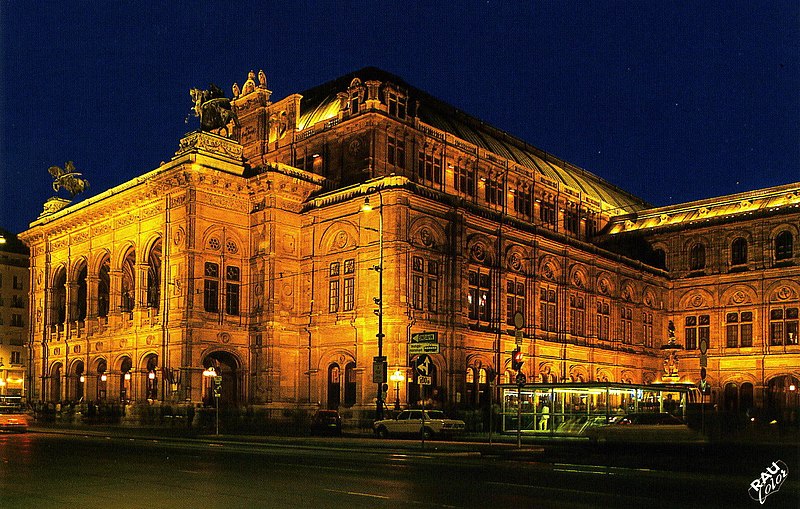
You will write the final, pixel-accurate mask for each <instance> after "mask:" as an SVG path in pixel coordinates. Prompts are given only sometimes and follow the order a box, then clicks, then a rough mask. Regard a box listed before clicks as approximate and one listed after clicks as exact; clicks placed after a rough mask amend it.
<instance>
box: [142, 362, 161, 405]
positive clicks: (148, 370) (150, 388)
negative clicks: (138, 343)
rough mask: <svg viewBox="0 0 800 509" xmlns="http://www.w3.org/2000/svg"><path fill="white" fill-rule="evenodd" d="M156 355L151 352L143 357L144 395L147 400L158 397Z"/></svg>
mask: <svg viewBox="0 0 800 509" xmlns="http://www.w3.org/2000/svg"><path fill="white" fill-rule="evenodd" d="M157 369H158V355H156V354H154V353H151V354H150V355H148V356H147V357H145V359H144V371H145V373H144V375H145V376H144V395H145V398H146V399H147V400H149V401H154V400H156V399H158V373H157Z"/></svg>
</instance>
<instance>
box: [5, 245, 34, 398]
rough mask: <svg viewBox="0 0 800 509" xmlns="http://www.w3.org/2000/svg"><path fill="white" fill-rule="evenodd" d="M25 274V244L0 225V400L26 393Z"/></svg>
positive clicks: (26, 252)
mask: <svg viewBox="0 0 800 509" xmlns="http://www.w3.org/2000/svg"><path fill="white" fill-rule="evenodd" d="M28 277H29V276H28V248H27V247H26V246H25V244H23V243H22V242H20V241H19V239H17V236H16V235H14V234H12V233H11V232H8V231H5V230H2V229H0V402H19V401H21V400H22V399H23V398H25V395H26V391H25V389H26V383H27V380H26V372H27V359H28V354H27V347H26V345H28V331H29V329H28V324H29V323H30V316H29V309H28V294H29V292H28V288H29V282H28Z"/></svg>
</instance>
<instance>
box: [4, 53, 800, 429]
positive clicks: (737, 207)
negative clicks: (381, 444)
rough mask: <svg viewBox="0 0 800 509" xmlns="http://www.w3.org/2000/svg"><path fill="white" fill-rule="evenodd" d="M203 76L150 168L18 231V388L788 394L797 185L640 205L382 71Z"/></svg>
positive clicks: (793, 365)
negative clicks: (575, 388)
mask: <svg viewBox="0 0 800 509" xmlns="http://www.w3.org/2000/svg"><path fill="white" fill-rule="evenodd" d="M196 92H197V93H196V94H195V101H196V110H197V113H198V116H200V119H201V126H202V127H201V129H199V130H197V131H194V132H192V133H189V134H187V135H186V136H185V137H184V138H183V139H181V140H175V147H176V152H175V154H174V155H173V156H170V155H169V154H165V155H163V156H161V157H165V158H169V160H168V161H166V162H164V163H162V164H161V165H160V166H159V167H158V168H155V169H148V168H142V173H141V175H140V176H139V177H137V178H135V179H133V180H130V181H128V182H125V183H123V184H121V185H118V186H116V187H114V188H112V189H108V190H105V191H103V192H100V193H99V194H96V195H94V196H92V197H90V198H88V199H85V200H83V201H81V200H77V199H75V200H73V201H72V202H70V201H68V200H64V199H55V200H50V201H48V202H47V204H46V205H45V210H44V211H43V212H42V214H41V215H40V216H39V218H37V219H36V220H35V221H34V222H32V223H31V225H30V228H29V229H28V230H27V231H25V232H23V233H22V234H21V235H20V239H22V240H23V241H24V242H25V244H26V245H28V246H29V248H30V284H31V305H30V318H29V322H30V324H31V327H30V329H31V332H30V338H29V339H30V341H29V345H28V349H29V351H28V352H27V355H28V358H29V362H30V373H28V375H27V376H28V380H26V384H25V385H26V388H27V389H28V391H29V397H30V399H31V400H33V401H38V402H44V403H46V402H73V403H76V402H81V403H83V404H85V403H88V402H92V403H97V404H100V403H102V402H117V403H118V404H121V405H124V406H126V407H127V408H129V410H130V411H133V409H134V408H136V407H137V406H145V405H148V406H150V407H153V406H156V407H164V406H170V407H171V408H173V409H177V408H179V407H181V408H182V407H184V406H187V405H188V406H197V405H200V404H209V403H210V404H214V398H215V395H216V400H217V401H216V402H217V403H218V404H219V405H220V406H222V407H224V408H226V409H230V408H238V409H242V410H241V411H242V412H245V410H244V409H248V410H247V411H250V412H253V411H260V412H265V415H268V416H272V417H274V418H276V419H278V418H285V417H286V416H287V415H293V414H294V413H296V412H309V413H310V412H312V411H313V410H316V409H317V408H320V407H322V408H332V409H338V410H339V412H340V413H341V414H342V416H343V417H344V418H345V419H352V420H363V421H366V420H369V421H370V422H371V419H372V418H373V417H374V416H375V413H376V411H377V408H381V405H382V404H383V405H385V406H388V407H389V408H393V407H402V408H406V407H408V406H414V405H416V404H418V403H419V402H422V401H425V402H426V403H427V404H429V405H433V406H438V407H440V408H444V409H447V410H451V411H453V412H463V413H465V414H466V413H469V412H474V413H476V414H480V412H481V411H482V410H483V409H485V408H487V407H488V406H489V405H491V404H492V402H493V401H494V402H497V400H498V398H500V397H501V396H500V388H501V386H507V385H509V384H517V383H520V382H521V381H522V380H520V378H519V376H518V375H519V374H520V373H521V374H522V375H524V376H523V378H524V383H525V384H537V383H538V384H567V383H573V384H574V383H579V384H580V383H583V384H587V385H591V384H592V383H617V384H631V385H655V384H659V383H673V384H685V385H687V386H690V387H698V386H699V384H701V382H702V383H703V384H704V385H705V386H707V390H705V391H703V392H705V394H706V397H707V398H708V399H706V401H707V402H709V403H713V404H715V405H717V408H718V409H719V410H720V411H725V412H731V413H741V414H743V413H744V412H746V411H749V410H750V409H770V410H771V411H774V412H778V413H782V414H784V415H786V414H787V413H788V412H793V411H796V410H797V407H798V397H797V385H798V378H800V346H798V333H799V332H800V331H798V323H799V318H798V309H799V308H800V245H798V237H799V236H800V182H796V183H789V184H786V185H781V186H777V187H772V188H767V189H758V190H754V191H751V192H745V193H740V194H735V195H730V196H721V197H711V198H708V199H704V200H700V201H695V202H690V203H681V204H678V205H670V206H664V207H655V208H654V207H652V206H651V205H649V204H648V203H646V202H644V201H643V200H642V199H640V198H637V197H636V196H633V195H631V194H630V193H628V192H626V191H625V190H624V189H622V188H620V187H617V186H615V185H613V184H611V183H609V182H608V181H606V180H604V179H603V178H601V177H600V176H597V175H594V174H592V173H590V172H589V171H587V170H584V169H582V168H579V167H576V166H574V165H572V164H570V163H569V162H567V161H565V160H563V159H560V158H559V157H557V156H554V155H552V154H549V153H547V152H545V151H544V150H541V149H538V148H536V147H534V146H532V145H530V144H529V143H528V142H527V141H525V140H521V139H519V138H516V137H514V136H512V135H510V134H508V133H506V132H504V131H502V130H501V129H500V128H497V127H493V126H490V125H488V124H486V123H484V122H482V121H480V120H479V119H476V118H474V117H472V116H470V115H468V114H466V113H464V112H462V111H459V110H457V109H456V108H455V107H453V106H450V105H448V104H446V103H444V102H442V101H440V100H438V99H436V98H435V97H432V96H430V95H429V94H427V93H425V92H424V91H422V90H419V89H417V88H415V87H413V86H412V85H410V84H408V83H406V82H405V81H404V80H403V79H401V78H399V77H397V76H394V75H392V74H389V73H387V72H384V71H381V70H379V69H376V68H365V69H362V70H359V71H356V72H354V73H352V74H349V75H347V76H343V77H340V78H337V79H334V80H333V81H330V82H328V83H325V84H323V85H320V86H317V87H315V88H312V89H310V90H306V91H304V92H300V93H294V94H290V95H286V96H285V97H282V98H273V97H272V93H271V91H270V90H268V88H267V82H266V76H265V75H264V73H263V72H260V73H258V76H256V74H255V73H253V72H251V73H250V74H249V76H248V77H247V79H246V81H244V82H243V84H242V85H241V86H240V85H238V84H237V85H234V86H233V93H232V94H231V93H230V92H227V93H226V95H232V96H233V97H232V98H231V99H227V98H225V97H224V96H221V95H220V93H219V92H221V91H220V90H219V89H217V90H211V91H196ZM531 141H535V140H531ZM156 157H158V156H156ZM170 157H171V158H170ZM792 170H793V171H794V170H796V169H792ZM642 171H647V169H646V168H643V169H642ZM787 173H788V172H787ZM89 175H90V173H89ZM665 345H666V348H665ZM517 348H519V350H520V352H521V360H522V362H523V364H522V367H521V368H520V370H514V369H512V368H513V366H512V353H513V352H514V351H515V350H516V349H517ZM420 355H425V356H427V358H426V363H425V366H424V368H425V371H424V372H423V371H422V369H420V367H419V366H418V364H419V362H418V361H419V359H420ZM701 368H702V370H701ZM209 375H210V376H209ZM420 377H424V378H423V379H422V380H421V379H420ZM376 405H378V407H377V408H376Z"/></svg>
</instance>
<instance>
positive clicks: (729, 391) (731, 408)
mask: <svg viewBox="0 0 800 509" xmlns="http://www.w3.org/2000/svg"><path fill="white" fill-rule="evenodd" d="M723 398H724V399H723V405H724V408H725V411H726V412H730V413H738V412H739V389H738V387H736V384H734V383H732V382H728V383H726V384H725V391H724V396H723Z"/></svg>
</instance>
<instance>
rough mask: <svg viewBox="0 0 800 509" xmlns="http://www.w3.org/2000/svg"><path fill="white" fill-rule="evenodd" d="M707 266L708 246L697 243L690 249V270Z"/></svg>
mask: <svg viewBox="0 0 800 509" xmlns="http://www.w3.org/2000/svg"><path fill="white" fill-rule="evenodd" d="M705 267H706V246H704V245H703V244H700V243H698V244H695V245H693V246H692V249H691V250H690V251H689V270H701V269H704V268H705Z"/></svg>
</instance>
